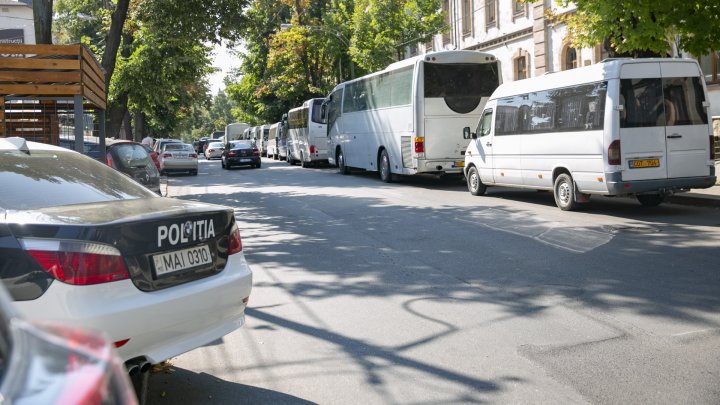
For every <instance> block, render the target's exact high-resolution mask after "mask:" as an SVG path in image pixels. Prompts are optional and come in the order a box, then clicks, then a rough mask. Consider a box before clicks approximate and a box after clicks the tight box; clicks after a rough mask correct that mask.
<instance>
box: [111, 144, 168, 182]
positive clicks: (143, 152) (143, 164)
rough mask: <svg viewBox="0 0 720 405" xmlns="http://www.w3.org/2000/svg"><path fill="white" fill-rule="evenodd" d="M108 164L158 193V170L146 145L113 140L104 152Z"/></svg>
mask: <svg viewBox="0 0 720 405" xmlns="http://www.w3.org/2000/svg"><path fill="white" fill-rule="evenodd" d="M105 161H106V162H107V164H108V166H110V167H112V168H113V169H115V170H118V171H120V172H122V173H125V174H126V175H128V177H130V178H131V179H133V180H135V181H137V182H138V183H140V184H142V185H143V186H145V187H147V188H149V189H150V190H152V191H154V192H156V193H158V194H160V171H159V170H158V168H157V167H156V166H155V162H153V160H152V157H151V156H150V153H149V152H148V150H147V149H146V146H144V145H142V144H139V143H137V142H132V141H120V142H114V143H113V144H111V145H108V147H107V151H106V153H105Z"/></svg>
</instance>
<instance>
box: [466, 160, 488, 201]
mask: <svg viewBox="0 0 720 405" xmlns="http://www.w3.org/2000/svg"><path fill="white" fill-rule="evenodd" d="M467 186H468V190H469V191H470V194H472V195H485V191H487V186H486V185H485V184H483V182H482V181H481V180H480V173H478V169H477V168H476V167H475V166H472V167H470V169H469V170H468V175H467Z"/></svg>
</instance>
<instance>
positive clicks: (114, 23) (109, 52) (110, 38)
mask: <svg viewBox="0 0 720 405" xmlns="http://www.w3.org/2000/svg"><path fill="white" fill-rule="evenodd" d="M129 5H130V0H118V1H117V5H116V6H115V10H113V12H112V17H111V20H110V30H109V31H108V33H107V35H106V36H105V53H104V54H103V58H102V67H103V69H105V86H109V85H110V79H111V78H112V75H113V72H114V71H115V61H116V60H117V52H118V48H120V39H121V38H122V30H123V26H124V25H125V18H127V11H128V6H129Z"/></svg>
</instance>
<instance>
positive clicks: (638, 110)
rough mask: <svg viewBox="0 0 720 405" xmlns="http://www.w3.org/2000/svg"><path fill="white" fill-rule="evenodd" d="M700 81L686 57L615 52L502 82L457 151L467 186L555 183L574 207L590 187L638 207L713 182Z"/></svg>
mask: <svg viewBox="0 0 720 405" xmlns="http://www.w3.org/2000/svg"><path fill="white" fill-rule="evenodd" d="M707 100H708V98H707V89H706V87H705V82H704V80H703V77H702V73H701V71H700V67H699V66H698V64H697V62H696V61H694V60H690V59H614V60H607V61H603V62H602V63H598V64H595V65H592V66H587V67H582V68H578V69H573V70H568V71H564V72H558V73H553V74H549V75H544V76H539V77H536V78H530V79H526V80H520V81H516V82H512V83H507V84H504V85H502V86H500V87H499V88H498V89H497V90H496V91H495V93H493V95H492V97H491V98H490V100H489V101H488V102H487V104H486V106H485V110H484V111H483V114H482V117H481V118H480V120H479V124H478V126H477V131H476V133H471V132H470V128H469V127H468V128H465V129H464V134H465V137H466V138H472V139H473V141H472V142H471V143H470V145H469V146H468V149H467V152H466V153H465V169H464V170H465V175H466V178H467V182H468V189H469V190H470V192H471V193H472V194H474V195H481V194H484V193H485V191H486V187H487V186H491V185H502V186H512V187H522V188H529V189H537V190H553V191H554V196H555V203H556V204H557V206H558V207H560V208H561V209H563V210H572V209H574V208H576V207H577V205H578V203H582V202H586V201H587V200H588V198H589V197H590V195H607V196H620V195H634V196H636V198H637V199H638V201H639V202H640V203H641V204H642V205H644V206H656V205H658V204H660V203H662V202H663V201H664V200H665V199H666V197H667V196H669V195H671V194H672V193H674V192H677V191H687V190H689V189H691V188H707V187H710V186H712V185H713V184H715V179H716V176H715V167H714V156H713V137H712V129H711V127H710V123H709V121H708V114H709V103H708V102H707Z"/></svg>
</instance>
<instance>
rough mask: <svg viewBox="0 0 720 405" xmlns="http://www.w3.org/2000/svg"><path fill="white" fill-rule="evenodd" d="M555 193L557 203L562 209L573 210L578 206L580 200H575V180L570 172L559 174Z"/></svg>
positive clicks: (554, 188) (554, 189)
mask: <svg viewBox="0 0 720 405" xmlns="http://www.w3.org/2000/svg"><path fill="white" fill-rule="evenodd" d="M553 194H554V196H555V205H557V206H558V208H560V209H561V210H563V211H573V210H575V209H576V208H577V207H578V202H577V201H576V200H575V182H573V179H572V177H571V176H570V175H569V174H567V173H560V175H559V176H557V178H556V179H555V186H554V187H553Z"/></svg>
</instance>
